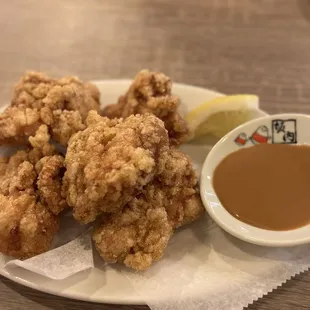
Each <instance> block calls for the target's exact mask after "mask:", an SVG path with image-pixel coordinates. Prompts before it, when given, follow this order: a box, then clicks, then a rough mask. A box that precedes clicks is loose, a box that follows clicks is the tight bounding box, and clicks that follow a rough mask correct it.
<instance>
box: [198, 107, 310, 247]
mask: <svg viewBox="0 0 310 310" xmlns="http://www.w3.org/2000/svg"><path fill="white" fill-rule="evenodd" d="M278 118H296V119H298V118H303V119H307V121H309V127H310V115H307V114H303V113H280V114H274V115H267V116H262V117H259V118H257V119H254V120H251V121H248V122H246V123H244V124H242V125H240V126H238V127H236V128H235V129H233V130H232V131H230V132H229V133H227V134H226V135H225V136H224V137H222V138H221V139H220V140H219V141H218V142H217V143H216V144H215V146H214V147H213V148H212V149H211V151H210V152H209V154H208V155H207V157H206V159H205V161H204V163H203V166H202V170H201V176H200V195H201V199H202V202H203V205H204V207H205V208H206V210H207V212H208V214H209V215H210V217H211V218H212V219H213V220H214V222H215V223H217V225H219V226H220V227H221V228H222V229H223V230H225V231H226V232H228V233H229V234H231V235H232V236H234V237H236V238H238V239H241V240H243V241H246V242H249V243H253V244H256V245H262V246H269V247H288V246H295V245H300V244H306V243H310V224H309V225H306V226H302V227H299V228H296V229H294V230H287V231H273V230H266V229H261V228H258V227H255V226H252V225H250V224H247V223H244V222H242V221H240V220H238V219H237V218H235V217H234V216H233V215H231V214H230V213H229V212H228V211H227V210H226V209H225V208H224V206H223V205H222V204H221V203H220V201H219V199H218V198H217V195H216V193H215V191H214V189H213V185H212V174H213V173H212V172H213V170H212V171H210V170H211V168H212V165H211V163H212V161H218V163H217V164H216V165H215V166H217V165H218V164H219V162H220V161H221V160H222V159H219V158H220V156H219V153H218V152H219V151H218V150H219V148H221V147H222V145H223V144H224V143H227V141H231V139H232V138H233V139H234V138H235V137H236V136H237V134H238V133H241V132H245V131H246V129H247V128H250V127H253V126H254V125H255V126H259V125H262V124H264V123H265V122H266V121H269V120H272V119H278ZM302 144H305V143H302ZM307 144H308V143H307ZM309 144H310V140H309ZM233 151H234V149H232V150H231V151H228V153H227V154H226V155H225V156H224V157H226V156H227V155H228V154H229V153H231V152H233ZM213 166H214V165H213ZM222 215H224V216H222ZM302 231H305V232H307V231H308V234H307V235H306V234H305V235H304V236H303V237H298V238H296V239H294V238H293V239H292V238H291V239H288V238H286V237H287V236H288V235H290V236H292V234H298V233H300V234H302ZM262 236H264V237H262Z"/></svg>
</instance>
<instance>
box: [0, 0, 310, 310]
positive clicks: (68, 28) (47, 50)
mask: <svg viewBox="0 0 310 310" xmlns="http://www.w3.org/2000/svg"><path fill="white" fill-rule="evenodd" d="M0 38H1V44H0V86H1V87H0V100H1V102H0V105H1V104H5V103H7V102H8V101H9V100H10V97H11V90H12V85H13V84H14V83H15V82H16V81H17V79H18V78H19V76H20V75H21V74H22V73H23V72H24V71H25V70H28V69H33V70H41V71H45V72H47V73H49V74H50V75H54V76H61V75H66V74H74V75H78V76H80V77H81V78H82V79H105V78H127V77H132V76H133V75H134V74H135V73H136V72H137V71H138V70H139V69H141V68H151V69H156V70H161V71H163V72H165V73H166V74H167V75H170V76H172V77H173V79H174V80H176V81H178V82H183V83H189V84H194V85H200V86H204V87H209V88H213V89H217V90H219V91H221V92H225V93H244V92H249V93H256V94H258V95H259V96H260V98H261V106H262V107H263V109H265V110H266V111H268V112H270V113H276V112H290V111H295V112H305V113H309V112H310V103H309V102H310V78H309V77H310V52H309V51H310V1H308V0H299V1H298V0H204V1H202V0H201V1H198V0H197V1H193V0H169V1H167V0H152V1H146V0H117V1H116V0H67V1H61V0H54V1H47V0H41V1H35V0H27V1H26V0H9V1H1V9H0ZM0 279H1V281H0V309H1V310H13V309H14V310H16V309H23V310H30V309H31V310H46V309H55V310H56V309H57V310H58V309H70V310H71V309H72V310H80V309H93V310H96V309H101V310H102V309H104V310H107V309H111V310H112V309H122V310H125V309H128V310H129V309H131V310H132V309H147V307H145V306H140V307H136V306H132V307H130V306H117V305H115V306H111V305H96V304H89V303H83V302H79V301H73V300H67V299H63V298H59V297H55V296H51V295H47V294H43V293H40V292H36V291H33V290H31V289H28V288H25V287H22V286H20V285H17V284H15V283H13V282H11V281H9V280H7V279H4V278H0ZM249 309H252V310H254V309H256V310H258V309H260V310H263V309H268V310H275V309H279V310H280V309H281V310H286V309H294V310H296V309H310V274H308V273H304V274H302V275H300V276H298V277H296V278H294V279H292V280H291V281H288V282H287V283H286V284H285V285H283V287H281V288H279V289H277V290H275V291H273V292H272V293H271V294H269V295H267V296H266V297H264V298H263V299H260V300H258V301H257V302H254V304H253V305H251V306H249ZM223 310H225V309H223Z"/></svg>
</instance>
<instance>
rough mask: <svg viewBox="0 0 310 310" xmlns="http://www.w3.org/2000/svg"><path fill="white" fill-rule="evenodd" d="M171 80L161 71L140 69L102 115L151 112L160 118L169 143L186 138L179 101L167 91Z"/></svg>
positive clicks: (127, 114) (169, 88)
mask: <svg viewBox="0 0 310 310" xmlns="http://www.w3.org/2000/svg"><path fill="white" fill-rule="evenodd" d="M171 87H172V82H171V79H170V78H169V77H167V76H165V75H164V74H163V73H158V72H150V71H148V70H142V71H140V72H139V73H138V74H137V76H136V77H135V80H134V82H133V83H132V85H131V86H130V88H129V90H128V91H127V93H126V94H125V95H124V96H121V97H120V98H119V100H118V103H117V104H112V105H109V106H107V107H105V108H104V109H103V111H102V115H104V116H107V117H109V118H113V117H117V118H119V117H123V118H126V117H128V116H130V115H132V114H144V113H152V114H154V115H156V116H157V117H158V118H160V119H161V120H162V121H163V122H164V123H165V127H166V129H167V130H168V133H169V138H170V142H171V144H176V145H177V144H180V143H182V142H184V141H186V140H187V138H188V136H189V130H188V127H187V124H186V122H185V120H184V119H183V118H182V117H181V116H180V114H179V113H178V111H177V109H178V106H179V105H180V100H179V98H178V97H176V96H172V94H171Z"/></svg>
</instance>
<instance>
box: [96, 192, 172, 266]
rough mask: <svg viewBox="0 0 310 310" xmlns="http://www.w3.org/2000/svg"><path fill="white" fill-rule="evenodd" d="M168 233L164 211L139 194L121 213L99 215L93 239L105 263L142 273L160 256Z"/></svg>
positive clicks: (168, 237) (170, 233)
mask: <svg viewBox="0 0 310 310" xmlns="http://www.w3.org/2000/svg"><path fill="white" fill-rule="evenodd" d="M172 231H173V230H172V227H171V225H170V224H169V220H168V216H167V212H166V210H165V208H164V207H162V206H158V205H153V204H152V202H149V201H147V200H146V197H144V195H141V194H140V195H139V196H137V197H136V198H135V199H133V200H132V201H131V202H129V203H128V205H126V207H125V208H124V210H123V211H119V212H117V213H115V214H105V215H103V216H102V218H101V221H100V224H99V225H98V226H97V227H96V229H95V230H94V232H93V240H94V242H95V246H96V248H97V250H98V252H99V254H100V255H101V256H102V257H103V258H104V260H105V261H106V262H108V263H116V262H120V263H124V264H125V265H126V266H128V267H131V268H133V269H136V270H145V269H147V268H149V267H150V266H151V264H152V262H153V261H154V260H158V259H160V258H161V257H162V255H163V252H164V249H165V248H166V246H167V244H168V241H169V239H170V236H171V235H172Z"/></svg>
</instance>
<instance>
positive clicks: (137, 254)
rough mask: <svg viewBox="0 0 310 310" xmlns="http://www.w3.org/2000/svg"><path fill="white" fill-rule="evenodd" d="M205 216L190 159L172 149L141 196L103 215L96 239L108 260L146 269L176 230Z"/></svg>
mask: <svg viewBox="0 0 310 310" xmlns="http://www.w3.org/2000/svg"><path fill="white" fill-rule="evenodd" d="M203 213H204V208H203V205H202V203H201V200H200V196H199V192H198V189H197V176H196V174H195V171H194V169H193V167H192V164H191V162H190V159H189V158H188V156H186V155H185V154H183V153H181V152H180V151H178V150H176V149H171V150H169V152H168V154H167V159H166V162H165V167H164V169H162V170H161V172H159V173H158V174H157V176H156V177H155V178H154V180H153V181H152V182H150V183H149V184H147V185H146V186H145V187H144V189H143V191H142V193H141V194H139V195H137V197H136V198H135V199H134V200H132V201H130V202H129V203H128V204H127V205H126V206H125V207H124V208H123V210H120V211H118V212H117V213H115V214H104V215H102V217H101V219H100V220H99V221H98V224H97V227H96V229H95V230H94V232H93V240H94V242H95V246H96V248H97V250H98V252H99V254H100V255H101V256H102V257H103V259H104V260H105V261H107V262H109V263H115V262H120V263H123V264H125V265H126V266H127V267H130V268H133V269H136V270H145V269H147V268H149V267H150V266H151V264H152V263H153V261H156V260H158V259H160V258H161V257H162V255H163V253H164V250H165V248H166V246H167V244H168V241H169V238H170V237H171V235H172V233H173V231H174V229H175V228H177V227H180V226H182V225H185V224H188V223H190V222H193V221H194V220H196V219H198V218H199V217H200V216H201V215H202V214H203Z"/></svg>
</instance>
